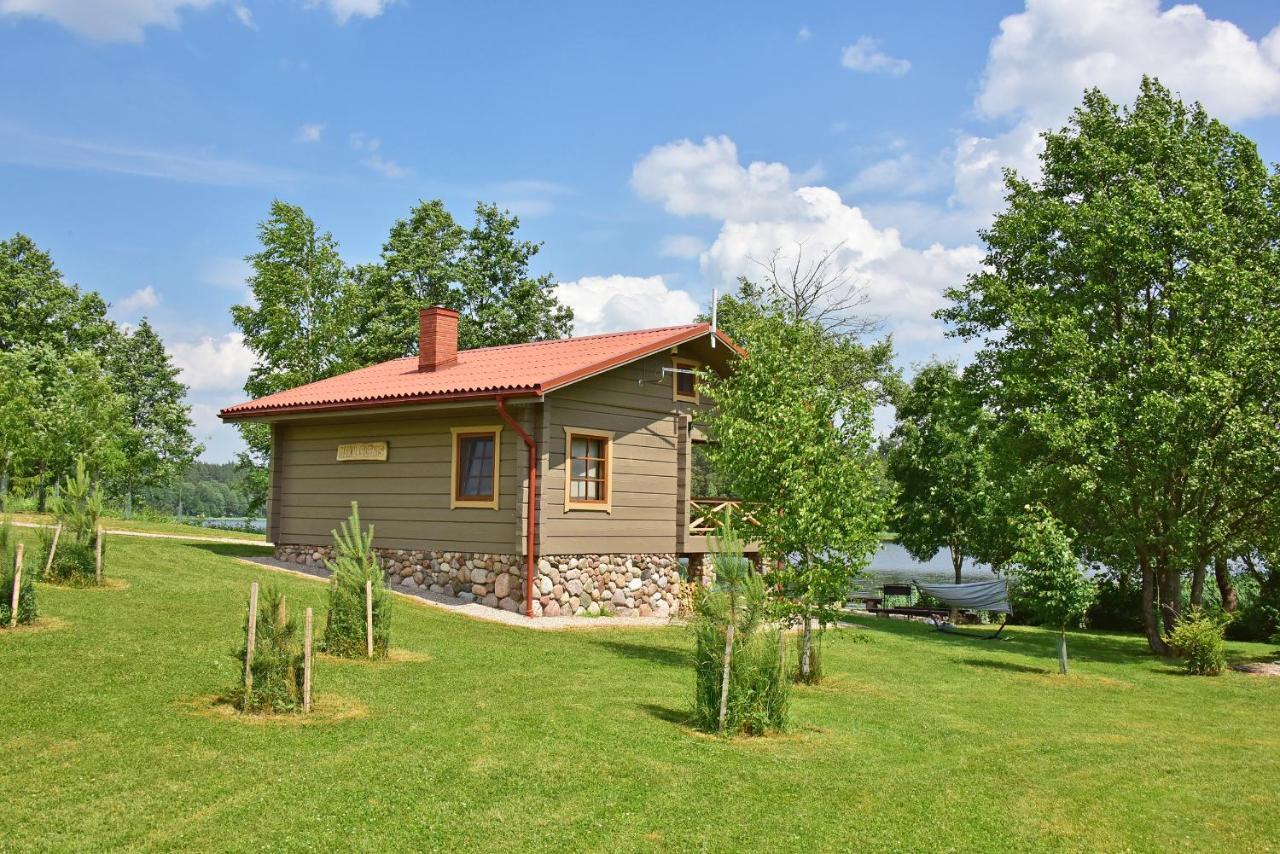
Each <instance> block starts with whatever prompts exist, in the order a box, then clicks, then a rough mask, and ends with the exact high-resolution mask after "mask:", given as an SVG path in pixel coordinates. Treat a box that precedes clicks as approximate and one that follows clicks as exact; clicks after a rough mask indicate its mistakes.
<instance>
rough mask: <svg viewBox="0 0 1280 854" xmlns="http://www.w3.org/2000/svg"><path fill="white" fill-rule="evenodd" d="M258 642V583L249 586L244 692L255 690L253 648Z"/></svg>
mask: <svg viewBox="0 0 1280 854" xmlns="http://www.w3.org/2000/svg"><path fill="white" fill-rule="evenodd" d="M257 640H258V582H256V581H255V582H253V584H251V585H249V640H248V643H247V644H245V648H244V690H245V693H246V694H247V693H248V692H250V691H252V690H253V646H254V644H255V643H256V642H257Z"/></svg>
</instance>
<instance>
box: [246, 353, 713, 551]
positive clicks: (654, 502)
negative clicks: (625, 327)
mask: <svg viewBox="0 0 1280 854" xmlns="http://www.w3.org/2000/svg"><path fill="white" fill-rule="evenodd" d="M673 355H674V354H673V353H671V352H664V353H660V354H655V355H653V356H650V357H647V358H645V359H641V360H638V361H636V362H632V363H630V364H626V365H622V366H619V367H617V368H614V369H612V370H610V371H608V372H607V373H604V374H601V375H598V376H595V377H591V378H589V379H586V380H583V381H581V382H578V383H574V384H572V385H569V386H566V387H564V388H561V389H557V390H555V391H552V392H550V393H549V394H547V395H546V397H545V398H544V399H543V400H541V401H540V402H526V401H516V400H512V401H510V402H509V404H508V408H509V411H510V413H511V415H512V417H513V418H514V419H515V420H516V421H517V422H518V423H519V424H520V425H521V426H522V427H524V429H526V430H527V431H529V433H530V435H532V436H533V437H534V440H535V441H536V442H537V445H538V452H539V461H538V486H537V490H536V494H535V501H536V503H537V513H538V516H539V525H538V543H537V552H538V553H539V554H584V553H585V554H610V553H628V554H631V553H634V554H640V553H664V554H667V553H674V552H680V551H683V550H685V549H684V548H683V547H684V545H685V544H686V540H687V538H686V536H685V530H684V527H685V525H686V524H687V514H688V510H687V501H688V489H689V473H688V466H689V454H688V452H687V448H686V447H685V444H686V443H687V441H688V437H689V434H690V429H691V428H690V421H691V420H692V421H693V422H695V423H696V421H697V420H698V415H699V414H700V412H701V410H702V409H703V406H702V405H701V404H695V403H689V402H677V401H674V400H673V399H672V375H671V374H670V373H667V374H665V375H664V374H663V373H662V371H663V368H669V367H670V366H671V364H672V357H673ZM679 355H680V356H681V357H682V358H692V359H694V360H695V361H698V362H701V363H704V364H705V363H708V362H710V363H715V364H722V363H724V362H725V361H727V358H728V357H729V356H730V353H729V352H728V351H727V349H726V348H723V347H721V348H719V349H718V350H717V351H716V352H714V353H713V352H711V351H710V349H709V347H708V345H707V342H706V341H698V342H693V343H691V344H686V345H681V347H680V353H679ZM479 425H502V427H503V429H502V433H501V442H500V457H501V458H500V461H499V499H498V509H497V510H491V509H481V508H471V507H468V508H457V509H453V510H451V509H450V508H449V503H450V502H449V489H450V470H451V466H452V465H453V461H452V451H453V449H452V444H451V442H452V440H451V437H450V429H451V428H453V427H467V426H479ZM566 427H570V428H574V427H576V428H582V429H588V430H605V431H611V432H612V433H613V441H612V443H611V445H610V454H611V457H612V459H611V464H612V469H611V475H612V480H611V483H610V494H611V499H612V500H611V506H610V511H609V512H603V511H598V510H583V509H572V510H566V509H565V487H566V474H567V469H566V465H565V452H566V447H565V445H566V437H565V428H566ZM272 437H273V443H272V459H271V488H270V492H269V497H270V505H269V508H268V528H269V534H270V536H271V539H272V540H273V541H274V542H276V543H282V544H308V545H310V544H316V545H319V544H328V543H330V542H331V537H330V531H332V530H333V529H334V528H335V527H337V525H338V524H339V523H340V522H341V521H342V520H343V519H345V518H346V516H347V513H348V511H349V509H350V503H351V501H353V500H354V501H357V502H359V504H360V512H361V518H362V520H363V521H364V522H365V523H366V524H367V523H372V524H373V525H374V527H375V546H377V547H379V548H401V549H435V550H442V551H465V552H500V553H508V554H523V553H525V550H526V547H527V543H526V532H527V516H526V512H527V511H526V507H527V498H528V490H529V482H528V454H527V449H526V447H525V445H524V442H523V441H522V440H521V439H520V436H519V434H518V433H517V432H516V431H515V430H513V429H512V428H511V427H509V426H507V425H505V424H503V422H502V419H501V418H500V417H499V416H498V414H497V411H496V408H495V406H494V404H493V403H483V404H477V405H476V406H474V407H472V406H468V407H466V408H457V407H454V408H448V407H442V408H441V409H439V410H431V409H429V408H428V409H421V408H418V409H415V410H414V411H412V412H400V413H396V412H395V411H394V410H392V411H382V412H364V413H361V412H351V413H346V414H343V415H340V416H337V415H335V416H331V417H323V418H313V419H307V418H295V419H282V420H281V421H278V422H276V423H275V424H273V426H272ZM381 441H385V442H387V446H388V451H387V459H386V461H385V462H369V461H359V462H345V463H339V462H337V460H336V456H337V447H338V445H339V444H341V443H347V442H381Z"/></svg>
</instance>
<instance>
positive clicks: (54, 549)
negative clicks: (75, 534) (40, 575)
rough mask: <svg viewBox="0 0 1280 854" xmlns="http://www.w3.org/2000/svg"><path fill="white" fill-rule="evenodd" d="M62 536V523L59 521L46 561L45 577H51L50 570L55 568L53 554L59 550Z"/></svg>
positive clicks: (54, 530)
mask: <svg viewBox="0 0 1280 854" xmlns="http://www.w3.org/2000/svg"><path fill="white" fill-rule="evenodd" d="M61 536H62V523H61V522H59V523H58V525H57V527H56V528H54V529H53V545H51V546H49V559H48V560H47V561H45V563H44V574H45V577H46V578H48V577H49V570H51V569H53V556H54V555H55V554H57V552H58V538H59V537H61Z"/></svg>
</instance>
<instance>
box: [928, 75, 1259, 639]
mask: <svg viewBox="0 0 1280 854" xmlns="http://www.w3.org/2000/svg"><path fill="white" fill-rule="evenodd" d="M1044 140H1045V150H1044V153H1043V155H1042V157H1041V165H1042V169H1043V177H1042V178H1041V179H1040V180H1038V181H1031V180H1026V179H1024V178H1021V177H1019V176H1018V175H1016V174H1013V173H1008V174H1007V176H1006V187H1007V199H1008V207H1007V209H1006V210H1005V211H1004V212H1003V213H1001V214H1000V215H999V216H998V217H997V218H996V220H995V223H994V224H993V225H992V227H991V228H990V229H989V230H987V231H985V232H983V235H982V236H983V238H984V240H985V241H986V243H987V247H988V251H987V256H986V261H985V264H984V267H983V270H982V271H981V272H979V273H977V274H975V275H973V276H971V277H970V278H969V279H968V281H967V283H966V284H965V285H964V286H963V287H959V288H956V289H953V290H952V291H950V292H949V296H950V298H951V299H952V301H953V304H952V305H951V306H950V307H949V308H947V309H945V310H943V311H941V312H940V313H939V314H940V316H941V317H943V318H945V319H946V320H949V321H950V322H951V323H953V324H955V331H956V333H957V334H959V335H962V336H965V337H967V338H977V339H979V340H980V341H981V342H982V349H981V350H980V351H979V353H978V355H977V357H976V361H975V364H974V366H973V368H972V370H974V371H976V372H977V373H978V375H979V376H980V378H981V379H982V383H983V387H984V389H985V397H986V404H987V405H988V406H989V407H990V408H991V409H992V410H993V412H994V413H995V414H996V416H997V418H998V420H999V423H1000V437H999V440H1000V442H1001V446H1000V453H1001V454H1004V455H1007V456H1008V457H1009V459H1011V460H1012V461H1013V463H1014V464H1015V465H1016V466H1017V467H1019V468H1020V469H1021V470H1023V471H1025V472H1027V473H1030V474H1032V475H1034V476H1033V477H1028V478H1027V479H1026V481H1025V483H1026V491H1027V493H1028V495H1027V496H1026V497H1027V498H1028V499H1030V500H1028V501H1027V503H1043V504H1044V505H1045V506H1046V507H1047V508H1048V509H1049V510H1050V511H1051V512H1052V513H1053V515H1054V516H1055V517H1057V518H1058V519H1061V520H1062V521H1063V522H1064V523H1065V524H1066V525H1067V526H1068V527H1070V528H1072V529H1074V530H1075V531H1077V532H1078V536H1077V539H1076V545H1077V547H1078V548H1079V549H1080V551H1081V553H1082V554H1087V555H1088V556H1090V557H1091V558H1095V559H1098V560H1101V561H1103V562H1105V563H1107V564H1109V565H1111V566H1113V567H1117V568H1127V567H1137V569H1138V571H1139V572H1140V574H1141V577H1142V590H1143V600H1144V603H1143V618H1144V621H1145V625H1146V633H1147V637H1148V640H1149V642H1150V645H1151V647H1152V649H1153V650H1154V651H1156V652H1158V653H1161V654H1168V653H1169V652H1170V649H1169V646H1168V644H1167V643H1166V642H1165V640H1164V637H1163V636H1162V631H1161V628H1162V626H1161V624H1163V631H1164V632H1168V631H1171V630H1172V628H1173V627H1174V625H1176V623H1177V621H1178V618H1179V616H1180V611H1181V587H1182V584H1181V582H1182V580H1183V578H1184V576H1185V575H1186V574H1188V573H1194V572H1196V571H1197V570H1201V569H1203V567H1204V566H1205V565H1206V564H1208V562H1209V561H1210V560H1211V559H1212V557H1213V556H1214V555H1215V554H1217V553H1218V552H1220V551H1223V550H1224V549H1225V550H1228V551H1236V552H1237V553H1238V552H1239V550H1240V543H1241V540H1242V538H1245V539H1247V538H1248V537H1249V536H1250V535H1251V534H1252V533H1253V532H1257V531H1260V530H1265V529H1266V528H1268V527H1274V525H1275V524H1276V520H1275V519H1271V518H1268V514H1270V513H1271V512H1272V510H1273V509H1274V507H1275V502H1274V497H1275V496H1276V494H1277V490H1280V468H1278V467H1277V466H1276V462H1275V461H1276V460H1277V459H1280V430H1277V424H1278V423H1280V412H1278V411H1277V407H1278V405H1280V335H1277V334H1276V330H1278V329H1280V298H1278V297H1277V293H1278V291H1277V289H1276V282H1277V281H1278V280H1280V176H1277V174H1276V173H1275V172H1274V171H1269V170H1268V169H1267V167H1266V166H1265V165H1264V164H1263V162H1262V160H1261V159H1260V158H1259V157H1258V153H1257V149H1256V148H1255V146H1254V144H1253V143H1252V142H1251V141H1250V140H1249V139H1247V138H1246V137H1244V136H1243V135H1241V134H1239V133H1236V132H1234V131H1232V130H1231V129H1230V128H1228V127H1227V126H1225V125H1224V124H1222V123H1221V122H1219V121H1216V120H1214V119H1213V118H1211V117H1210V116H1209V115H1208V114H1207V113H1206V112H1205V111H1204V109H1203V108H1201V107H1200V106H1199V105H1192V106H1187V105H1185V104H1183V103H1181V102H1180V101H1179V100H1178V99H1177V98H1175V97H1174V96H1173V95H1172V94H1170V92H1169V91H1168V90H1166V89H1165V88H1164V87H1162V86H1161V85H1160V84H1159V83H1158V82H1156V81H1155V80H1151V79H1144V80H1143V82H1142V86H1141V91H1140V93H1139V95H1138V98H1137V100H1136V102H1135V103H1134V104H1133V105H1132V106H1131V107H1125V108H1121V107H1119V106H1117V105H1116V104H1114V103H1112V102H1111V101H1110V100H1108V99H1107V98H1106V97H1105V96H1104V95H1103V94H1102V93H1101V92H1100V91H1097V90H1093V91H1090V92H1087V93H1086V94H1085V97H1084V101H1083V103H1082V105H1081V106H1080V107H1079V108H1077V109H1076V110H1075V112H1074V114H1073V116H1072V117H1071V120H1070V123H1069V125H1068V126H1067V127H1065V128H1063V129H1062V130H1060V131H1058V132H1054V133H1048V134H1045V137H1044ZM1157 600H1158V601H1157ZM1157 604H1158V615H1159V619H1157V609H1156V608H1155V607H1154V606H1155V605H1157Z"/></svg>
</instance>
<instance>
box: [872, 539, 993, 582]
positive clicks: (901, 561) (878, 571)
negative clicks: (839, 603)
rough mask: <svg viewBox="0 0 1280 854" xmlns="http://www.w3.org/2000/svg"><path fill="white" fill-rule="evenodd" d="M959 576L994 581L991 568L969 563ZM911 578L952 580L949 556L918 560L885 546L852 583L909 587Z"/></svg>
mask: <svg viewBox="0 0 1280 854" xmlns="http://www.w3.org/2000/svg"><path fill="white" fill-rule="evenodd" d="M961 574H962V575H963V577H964V580H965V581H990V580H991V579H993V578H995V577H996V576H995V574H994V573H993V572H992V571H991V567H989V566H987V565H986V564H983V563H976V562H974V561H972V560H966V561H965V562H964V569H963V570H961ZM912 579H916V580H917V581H924V582H942V583H944V584H946V583H951V582H954V581H955V580H956V576H955V572H954V571H953V570H952V569H951V553H950V552H948V551H946V550H945V549H944V550H942V551H940V552H938V553H937V554H936V555H934V556H933V558H932V559H931V560H927V561H918V560H916V559H915V558H913V557H912V556H911V555H909V554H907V550H906V549H904V548H903V547H902V546H900V545H898V544H897V543H885V544H884V545H883V546H881V547H880V551H879V552H877V553H876V555H875V557H873V558H872V559H871V565H870V566H868V567H867V572H866V575H865V576H864V577H863V578H860V579H858V580H857V581H856V582H854V586H855V587H857V588H859V589H862V590H868V589H878V588H879V587H881V586H882V585H885V584H910V583H911V580H912Z"/></svg>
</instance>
